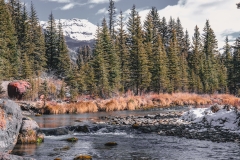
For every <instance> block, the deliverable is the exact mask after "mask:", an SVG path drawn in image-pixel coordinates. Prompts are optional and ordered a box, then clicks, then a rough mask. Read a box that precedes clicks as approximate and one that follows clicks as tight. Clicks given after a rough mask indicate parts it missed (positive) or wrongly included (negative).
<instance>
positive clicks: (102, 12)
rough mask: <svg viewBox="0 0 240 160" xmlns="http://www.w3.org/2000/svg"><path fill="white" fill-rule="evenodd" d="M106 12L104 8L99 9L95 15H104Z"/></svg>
mask: <svg viewBox="0 0 240 160" xmlns="http://www.w3.org/2000/svg"><path fill="white" fill-rule="evenodd" d="M107 12H108V10H107V9H106V8H102V9H99V10H98V11H97V13H96V15H97V14H106V13H107Z"/></svg>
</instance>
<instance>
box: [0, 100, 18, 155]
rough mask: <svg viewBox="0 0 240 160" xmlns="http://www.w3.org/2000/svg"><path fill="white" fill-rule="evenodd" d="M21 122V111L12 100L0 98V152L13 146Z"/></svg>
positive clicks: (5, 151) (10, 149) (9, 149)
mask: <svg viewBox="0 0 240 160" xmlns="http://www.w3.org/2000/svg"><path fill="white" fill-rule="evenodd" d="M21 124H22V112H21V109H20V107H19V106H18V105H17V104H16V103H15V102H13V101H11V100H7V99H0V153H9V152H11V151H12V149H13V148H14V146H15V144H16V142H17V138H18V134H19V130H20V128H21Z"/></svg>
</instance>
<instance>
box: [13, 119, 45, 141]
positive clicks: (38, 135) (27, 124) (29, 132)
mask: <svg viewBox="0 0 240 160" xmlns="http://www.w3.org/2000/svg"><path fill="white" fill-rule="evenodd" d="M43 141H44V134H43V133H42V132H41V130H40V128H39V126H38V124H37V123H36V122H35V121H34V120H32V119H31V118H29V117H23V119H22V126H21V129H20V132H19V135H18V141H17V142H18V143H21V144H31V143H42V142H43Z"/></svg>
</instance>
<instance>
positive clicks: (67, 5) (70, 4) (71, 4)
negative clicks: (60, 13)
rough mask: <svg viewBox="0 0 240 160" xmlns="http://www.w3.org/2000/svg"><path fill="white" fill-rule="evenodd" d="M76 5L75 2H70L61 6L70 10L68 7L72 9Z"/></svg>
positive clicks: (62, 8)
mask: <svg viewBox="0 0 240 160" xmlns="http://www.w3.org/2000/svg"><path fill="white" fill-rule="evenodd" d="M74 6H75V4H74V3H69V4H66V5H65V6H63V7H61V10H68V9H71V8H73V7H74Z"/></svg>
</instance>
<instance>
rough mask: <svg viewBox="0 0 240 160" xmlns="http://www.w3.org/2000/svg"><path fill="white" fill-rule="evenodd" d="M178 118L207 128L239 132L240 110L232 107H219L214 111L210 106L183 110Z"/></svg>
mask: <svg viewBox="0 0 240 160" xmlns="http://www.w3.org/2000/svg"><path fill="white" fill-rule="evenodd" d="M180 119H181V120H183V121H188V122H190V123H194V124H198V125H201V126H206V127H208V128H215V127H219V128H222V129H225V130H229V131H231V132H238V133H240V124H239V122H240V112H239V111H238V110H236V109H235V108H233V107H231V108H229V109H224V108H223V107H219V110H218V111H217V112H215V113H214V112H213V111H212V108H195V109H191V110H189V111H187V112H185V113H184V114H183V115H182V117H180Z"/></svg>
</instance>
